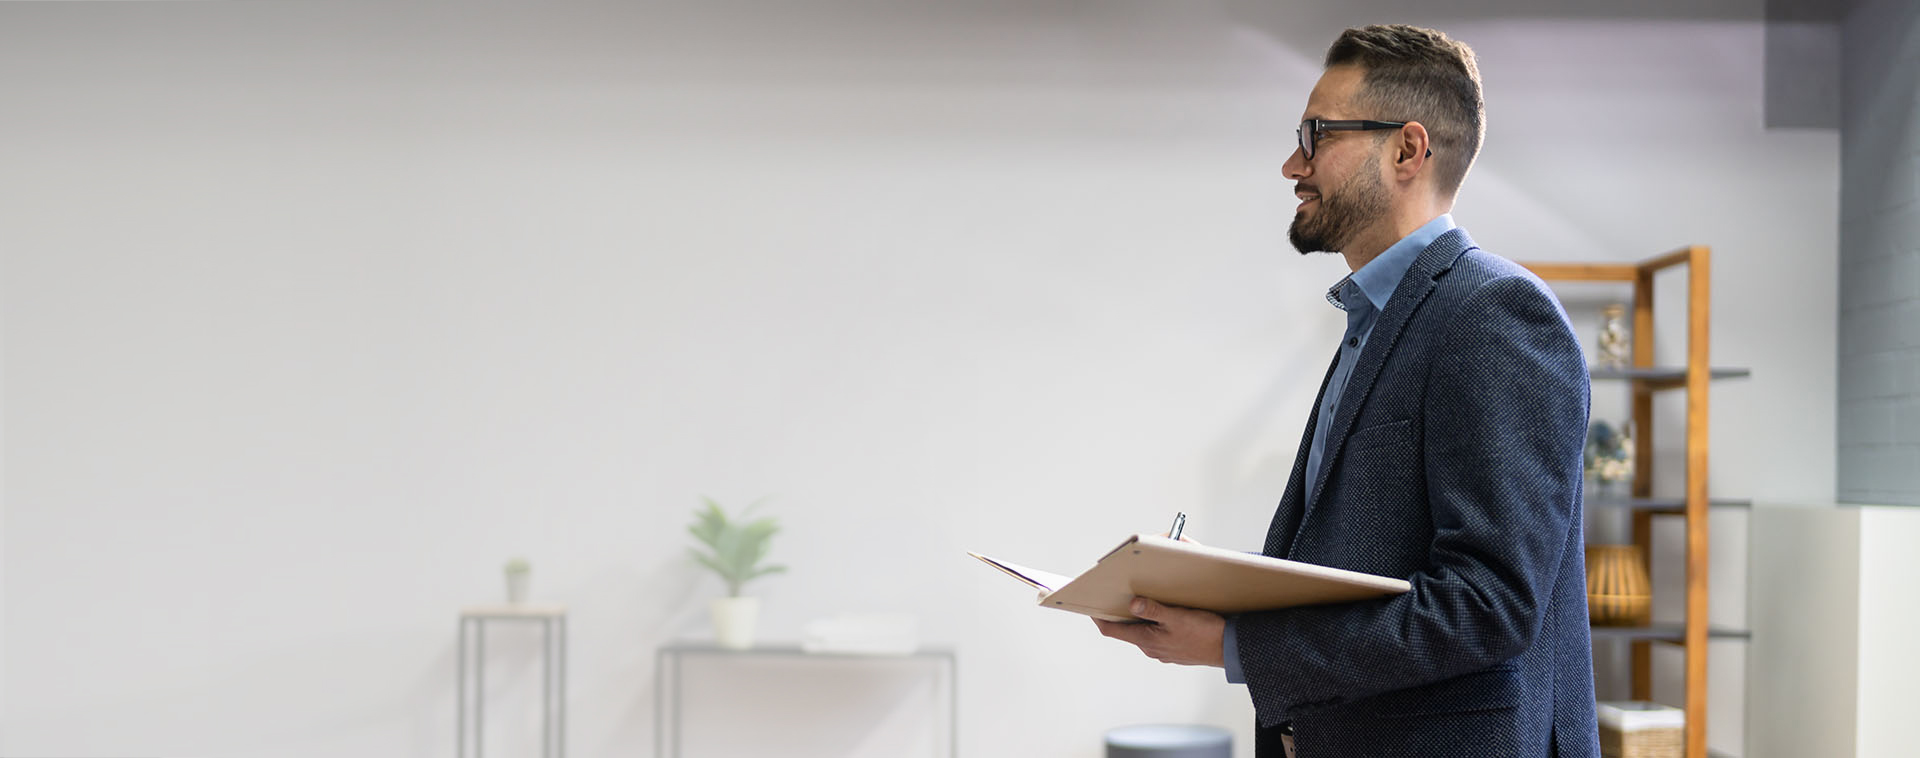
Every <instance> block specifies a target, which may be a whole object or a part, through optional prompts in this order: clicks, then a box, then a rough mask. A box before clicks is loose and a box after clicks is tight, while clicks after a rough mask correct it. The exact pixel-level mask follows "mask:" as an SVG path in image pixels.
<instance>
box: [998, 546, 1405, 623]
mask: <svg viewBox="0 0 1920 758" xmlns="http://www.w3.org/2000/svg"><path fill="white" fill-rule="evenodd" d="M968 555H971V556H973V557H975V558H978V559H980V560H981V561H983V562H985V563H986V564H987V565H989V566H993V567H994V568H997V569H999V570H1001V571H1002V572H1005V573H1006V574H1007V575H1008V576H1011V577H1013V578H1015V579H1018V580H1020V581H1021V582H1023V583H1025V584H1027V585H1028V586H1031V587H1033V588H1034V589H1037V590H1039V591H1040V605H1043V606H1046V607H1048V608H1057V609H1059V610H1063V611H1072V612H1074V613H1079V614H1083V615H1087V616H1092V617H1094V618H1097V619H1105V620H1108V621H1135V620H1138V617H1137V616H1134V615H1133V613H1132V612H1130V611H1129V610H1128V609H1127V608H1128V606H1130V605H1132V603H1133V598H1134V597H1135V596H1139V597H1144V598H1148V599H1150V600H1154V601H1158V602H1160V603H1164V604H1166V605H1177V606H1180V607H1183V608H1198V609H1201V610H1207V611H1213V612H1215V613H1223V614H1224V613H1245V612H1248V611H1265V610H1273V609H1276V608H1292V607H1295V606H1303V605H1325V604H1330V603H1351V602H1356V601H1360V600H1371V599H1374V598H1381V597H1388V596H1392V595H1398V594H1400V593H1403V592H1407V591H1409V590H1411V589H1413V585H1412V584H1409V583H1408V582H1407V581H1406V580H1404V579H1394V578H1391V577H1385V576H1375V575H1373V574H1364V573H1361V572H1358V571H1347V570H1345V569H1337V568H1332V567H1328V566H1319V565H1315V564H1312V563H1301V562H1300V561H1289V560H1285V559H1281V558H1269V557H1267V556H1264V555H1254V554H1249V553H1241V552H1237V551H1233V550H1226V549H1224V548H1217V547H1208V546H1206V545H1199V544H1195V543H1192V542H1181V541H1178V540H1172V539H1168V538H1166V537H1161V536H1157V535H1149V534H1136V535H1134V536H1133V537H1131V538H1128V539H1127V541H1126V542H1123V543H1121V544H1120V546H1119V547H1117V548H1114V549H1113V551H1112V552H1109V553H1107V554H1106V556H1104V557H1102V558H1101V559H1100V562H1099V563H1096V564H1094V566H1093V568H1090V569H1087V571H1086V572H1085V573H1082V574H1081V575H1079V576H1077V577H1066V576H1062V575H1059V574H1052V573H1048V572H1045V571H1038V570H1035V569H1030V568H1026V567H1024V566H1020V565H1017V564H1012V563H1007V562H1005V561H1001V560H998V559H994V558H989V557H987V556H984V555H981V554H979V553H968Z"/></svg>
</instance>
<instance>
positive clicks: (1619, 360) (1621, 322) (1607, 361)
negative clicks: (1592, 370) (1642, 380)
mask: <svg viewBox="0 0 1920 758" xmlns="http://www.w3.org/2000/svg"><path fill="white" fill-rule="evenodd" d="M1632 362H1633V337H1632V334H1631V333H1630V332H1628V331H1627V306H1624V305H1620V304H1618V303H1615V304H1613V305H1609V306H1606V307H1604V308H1601V309H1600V352H1599V353H1598V354H1596V356H1595V360H1594V365H1596V366H1600V367H1602V368H1626V367H1627V366H1628V365H1629V364H1631V363H1632Z"/></svg>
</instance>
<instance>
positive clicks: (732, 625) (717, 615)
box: [687, 498, 787, 650]
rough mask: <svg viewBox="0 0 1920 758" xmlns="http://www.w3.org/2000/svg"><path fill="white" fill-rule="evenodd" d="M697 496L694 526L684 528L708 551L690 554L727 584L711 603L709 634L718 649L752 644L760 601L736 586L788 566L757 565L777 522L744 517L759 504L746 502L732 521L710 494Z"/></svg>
mask: <svg viewBox="0 0 1920 758" xmlns="http://www.w3.org/2000/svg"><path fill="white" fill-rule="evenodd" d="M701 499H702V500H703V501H705V502H706V507H705V508H703V509H699V510H695V511H694V512H693V524H692V525H691V526H688V527H687V532H688V533H690V534H692V535H693V538H694V539H696V540H699V541H700V544H701V545H704V546H706V548H707V552H704V553H703V552H701V551H699V550H698V549H695V550H693V558H694V560H697V561H699V562H700V565H702V566H706V567H707V568H710V569H713V572H714V573H716V574H719V575H720V579H721V581H724V582H726V583H727V596H726V597H722V598H718V599H715V600H714V601H713V606H712V612H713V630H714V635H715V637H717V638H718V640H719V643H720V646H721V647H724V648H730V649H734V650H745V649H747V648H751V647H753V627H754V624H755V623H756V622H757V621H758V619H759V615H760V599H759V598H753V597H744V596H742V595H741V594H740V588H741V587H742V586H744V585H745V584H746V583H747V582H750V581H753V580H755V579H758V578H760V577H763V576H766V575H768V574H778V573H781V572H784V571H786V570H787V567H785V566H769V565H764V564H763V563H762V562H763V561H764V560H766V557H767V548H768V546H769V544H770V543H771V542H772V541H773V535H774V534H775V533H777V532H779V531H780V525H779V523H778V522H776V521H774V520H773V519H771V518H762V519H757V520H753V521H746V520H744V519H745V518H746V515H747V514H748V513H751V512H752V511H753V508H754V505H758V503H755V504H754V505H749V506H747V509H746V510H745V511H742V512H741V514H740V516H741V519H740V520H735V519H732V518H729V517H728V516H727V513H726V511H725V510H722V509H721V508H720V504H719V503H716V502H714V501H713V499H712V498H701Z"/></svg>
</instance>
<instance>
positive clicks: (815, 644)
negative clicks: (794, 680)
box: [800, 613, 920, 655]
mask: <svg viewBox="0 0 1920 758" xmlns="http://www.w3.org/2000/svg"><path fill="white" fill-rule="evenodd" d="M919 629H920V623H919V620H918V619H916V618H914V617H913V616H912V615H911V614H906V613H847V614H841V615H838V616H831V617H828V618H823V619H814V620H812V621H809V622H807V624H806V626H805V627H802V631H801V638H800V649H801V650H805V651H807V652H809V653H837V654H841V655H912V654H913V651H915V650H918V649H920V631H919Z"/></svg>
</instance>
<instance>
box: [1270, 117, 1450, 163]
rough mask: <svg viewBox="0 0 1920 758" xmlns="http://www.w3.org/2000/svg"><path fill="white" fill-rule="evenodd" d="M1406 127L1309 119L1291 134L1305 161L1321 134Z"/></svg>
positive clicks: (1398, 123) (1397, 123)
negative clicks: (1296, 140)
mask: <svg viewBox="0 0 1920 758" xmlns="http://www.w3.org/2000/svg"><path fill="white" fill-rule="evenodd" d="M1406 125H1407V122H1405V121H1366V120H1360V121H1328V120H1326V119H1319V118H1310V119H1307V120H1305V121H1302V122H1300V127H1299V128H1297V129H1294V130H1293V133H1294V135H1295V136H1298V137H1299V138H1300V154H1301V155H1302V156H1303V157H1305V158H1306V159H1307V160H1313V143H1314V142H1315V141H1316V140H1318V139H1320V133H1321V132H1368V131H1374V130H1377V129H1398V128H1400V127H1403V126H1406ZM1427 156H1428V157H1432V156H1433V151H1432V150H1428V151H1427Z"/></svg>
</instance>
